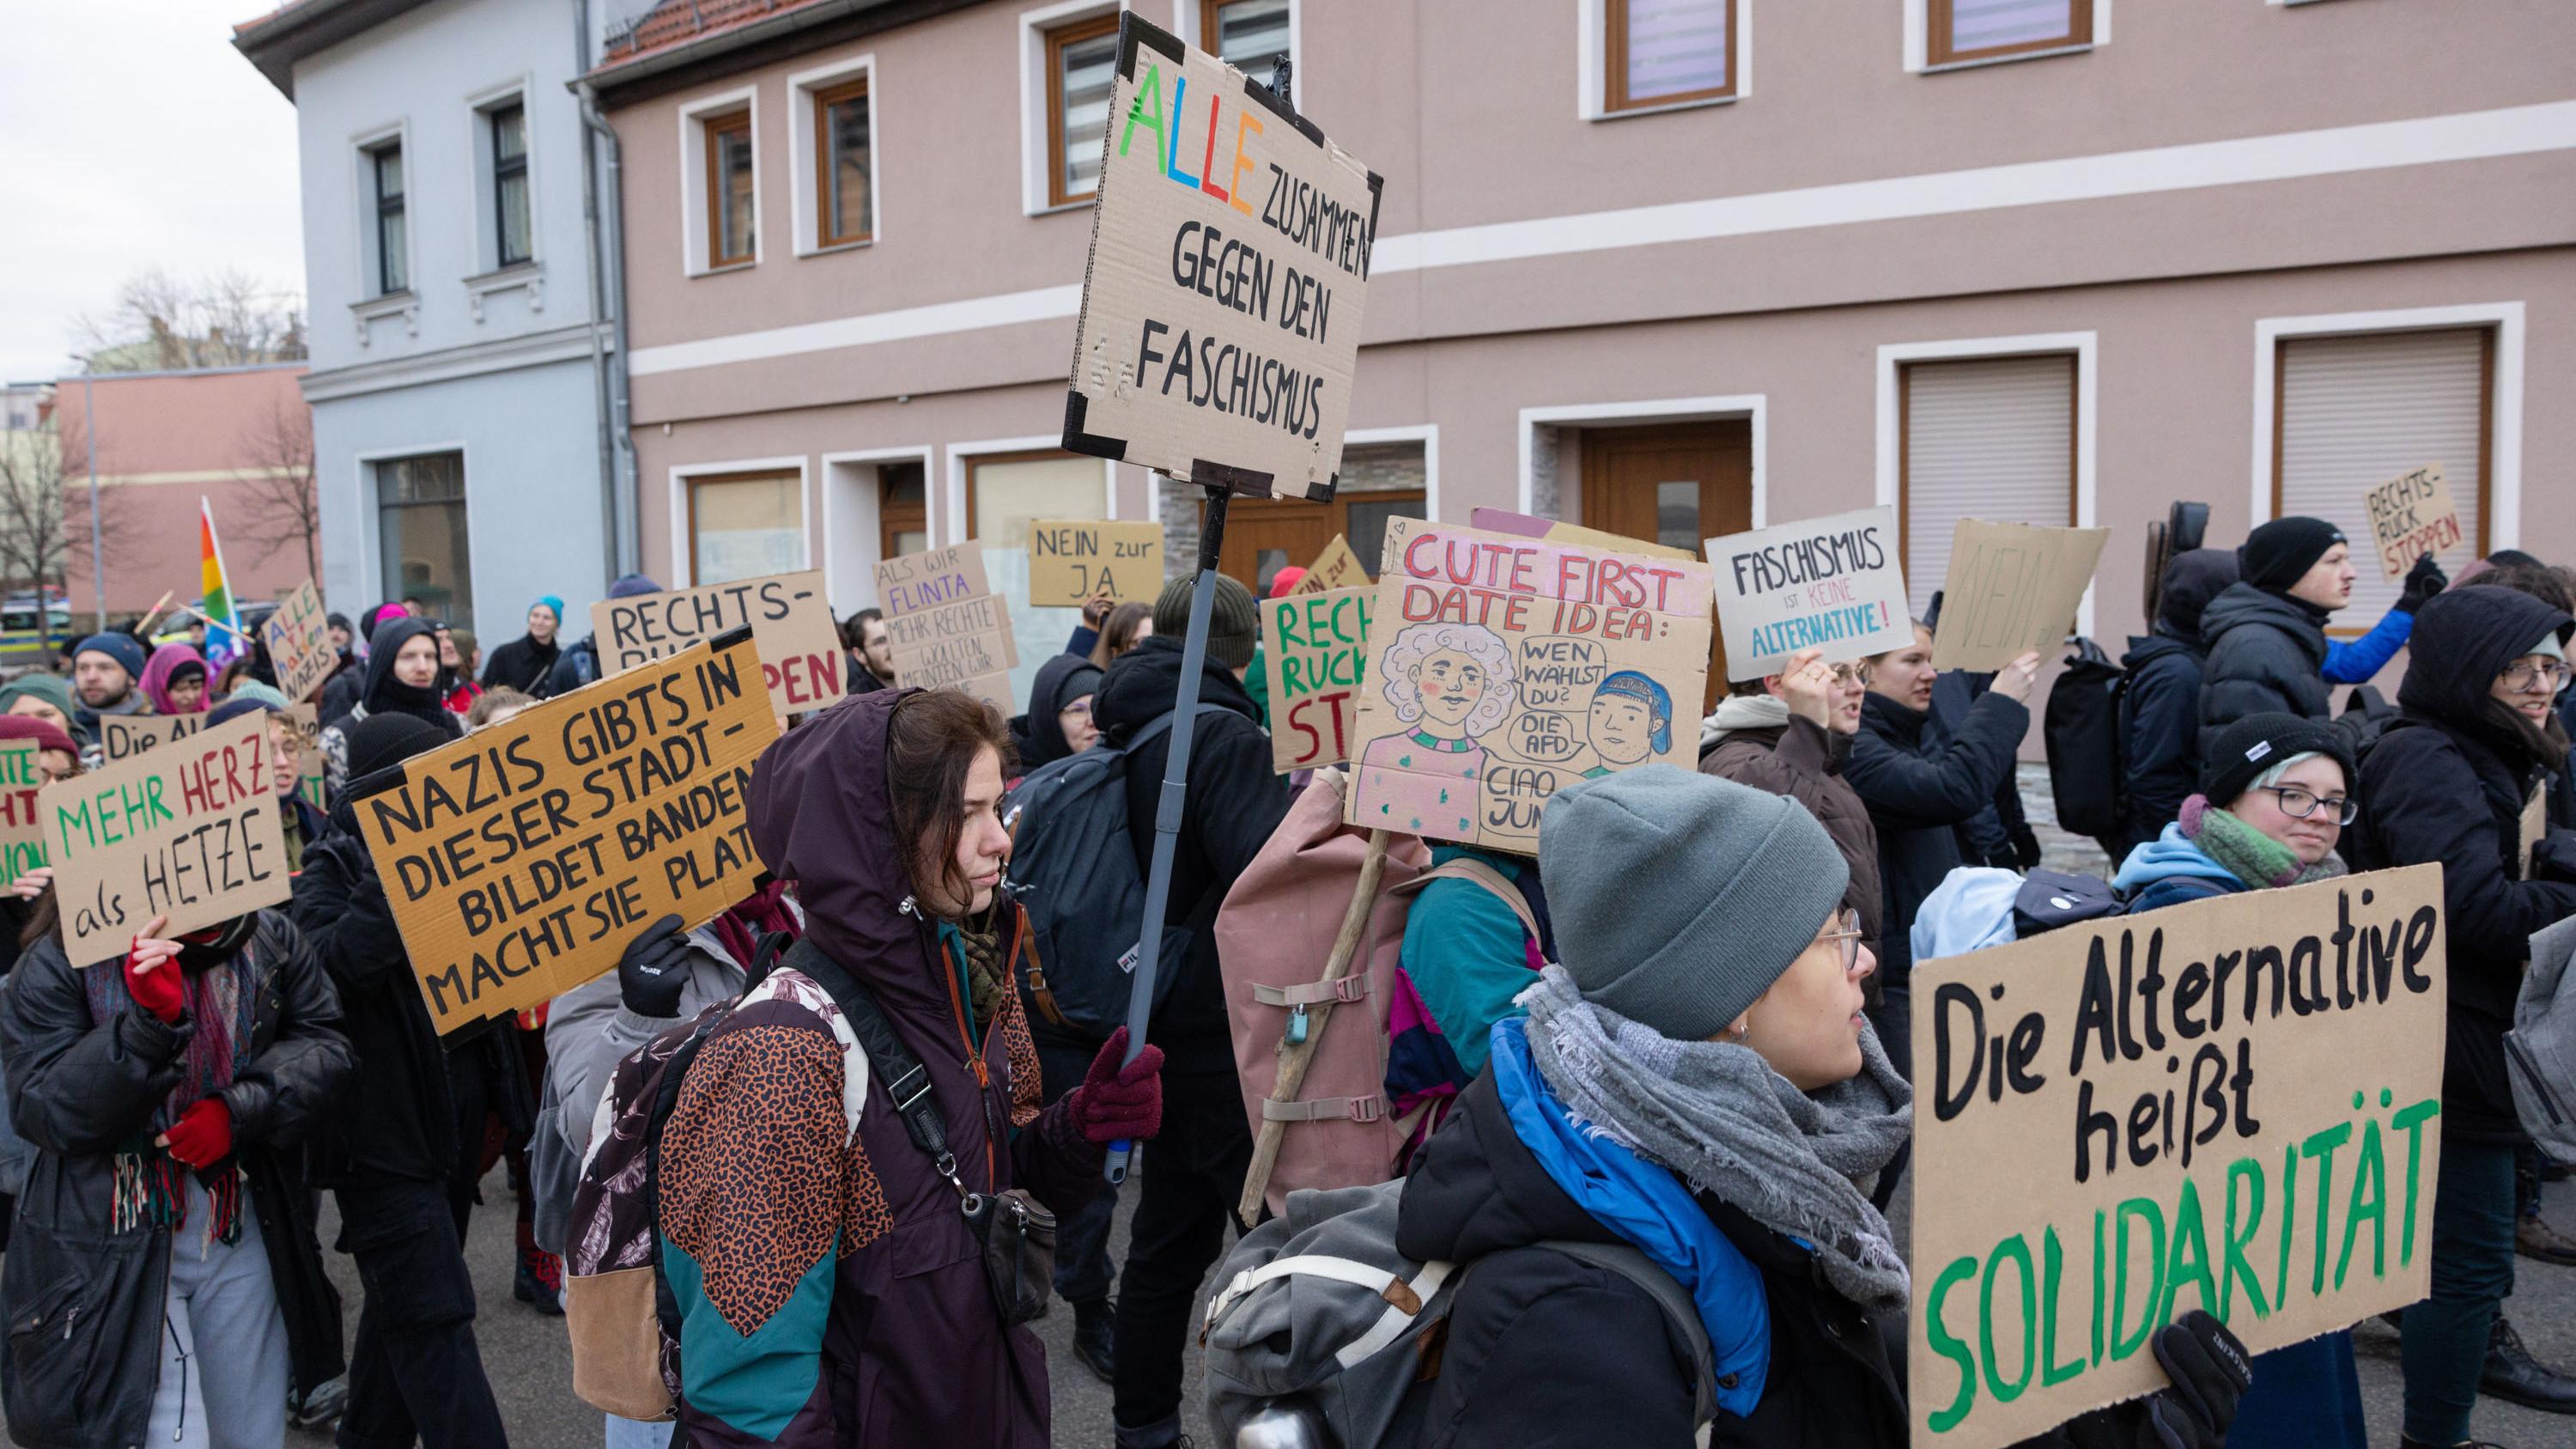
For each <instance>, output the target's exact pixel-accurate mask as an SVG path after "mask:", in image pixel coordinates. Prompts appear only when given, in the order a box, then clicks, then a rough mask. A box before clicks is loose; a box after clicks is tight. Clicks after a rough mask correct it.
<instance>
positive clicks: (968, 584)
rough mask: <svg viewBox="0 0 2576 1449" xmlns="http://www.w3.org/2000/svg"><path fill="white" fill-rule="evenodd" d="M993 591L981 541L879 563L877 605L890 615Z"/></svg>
mask: <svg viewBox="0 0 2576 1449" xmlns="http://www.w3.org/2000/svg"><path fill="white" fill-rule="evenodd" d="M991 592H993V586H992V584H991V583H990V582H988V581H987V580H986V578H985V575H984V545H982V544H980V543H974V542H971V541H970V542H967V543H952V544H950V545H949V546H948V547H946V548H934V549H930V550H928V551H926V552H923V553H908V554H904V555H902V556H900V557H898V558H890V559H887V560H886V561H885V562H884V563H881V564H878V565H877V605H878V607H879V608H882V609H884V610H885V615H886V617H887V618H889V619H891V618H894V617H896V616H897V615H899V614H911V613H917V612H919V611H920V610H923V609H932V608H937V607H938V606H939V605H941V604H953V603H955V602H957V601H958V600H960V599H971V598H973V597H975V596H976V595H978V594H989V593H991Z"/></svg>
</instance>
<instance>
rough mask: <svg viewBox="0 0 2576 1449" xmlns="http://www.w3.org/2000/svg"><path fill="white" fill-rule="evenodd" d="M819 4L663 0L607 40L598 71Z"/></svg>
mask: <svg viewBox="0 0 2576 1449" xmlns="http://www.w3.org/2000/svg"><path fill="white" fill-rule="evenodd" d="M822 3H824V0H662V3H661V4H659V5H656V6H654V7H653V9H652V11H651V12H650V13H648V14H646V15H645V16H644V18H643V19H641V20H638V21H637V22H635V25H634V28H632V29H631V30H629V31H627V33H626V34H624V35H622V36H621V35H611V36H610V37H609V38H608V53H607V55H606V57H605V58H604V59H603V60H602V61H601V68H602V69H603V70H604V69H608V68H610V67H613V66H617V65H622V64H624V63H625V62H627V61H631V60H636V59H639V58H641V57H643V56H647V55H650V54H652V53H653V52H655V51H658V50H663V49H666V48H668V47H670V46H674V45H680V44H683V43H686V42H689V41H694V40H702V39H705V38H706V37H708V36H710V35H717V34H721V33H722V32H724V31H727V30H732V29H735V28H737V27H739V26H743V25H748V24H750V23H751V22H753V21H755V20H765V19H768V18H769V17H770V16H773V15H783V14H786V13H788V12H790V11H796V10H804V9H808V8H810V7H812V6H815V5H820V4H822Z"/></svg>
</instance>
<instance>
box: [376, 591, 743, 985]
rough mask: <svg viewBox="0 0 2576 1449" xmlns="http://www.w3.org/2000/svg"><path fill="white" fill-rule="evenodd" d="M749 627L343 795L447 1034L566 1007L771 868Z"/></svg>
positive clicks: (418, 759)
mask: <svg viewBox="0 0 2576 1449" xmlns="http://www.w3.org/2000/svg"><path fill="white" fill-rule="evenodd" d="M761 682H762V681H761V674H760V654H759V651H758V649H757V648H756V646H755V645H754V644H753V642H752V636H751V634H750V633H749V631H747V630H737V631H733V632H729V633H726V634H724V635H721V636H719V637H717V638H715V639H712V640H707V641H703V642H701V643H698V644H694V645H691V646H690V647H689V648H687V649H684V650H682V651H681V652H679V653H677V654H674V655H671V656H670V657H668V658H665V659H656V660H652V661H650V662H648V663H644V664H639V665H637V666H635V667H634V668H633V669H630V670H628V671H627V672H626V673H624V674H620V675H616V676H613V677H611V678H606V679H601V680H598V681H596V682H594V683H592V684H589V685H586V686H584V687H583V688H580V689H577V690H574V691H573V692H572V693H570V694H565V695H558V696H556V697H555V698H553V699H549V700H546V701H543V702H542V703H539V704H536V705H533V706H530V707H529V708H528V709H526V710H523V711H521V712H520V713H519V714H517V715H514V716H512V717H511V718H510V719H508V720H507V721H504V722H503V723H501V724H497V725H488V726H486V727H484V728H483V729H481V730H478V731H476V732H475V733H473V734H471V735H468V736H466V737H465V738H464V739H461V740H457V741H454V742H452V743H449V744H445V745H441V746H439V747H438V748H437V749H434V750H430V751H428V752H427V753H424V754H419V755H414V756H413V757H411V758H410V759H409V760H406V761H404V762H403V765H402V768H401V769H400V771H398V772H397V771H392V770H387V771H383V772H380V773H379V774H376V775H371V776H369V777H367V779H365V780H364V781H360V782H357V783H355V784H353V785H352V786H351V787H350V793H351V795H352V796H353V797H354V798H355V800H356V808H357V815H358V827H359V830H360V832H361V833H362V834H363V835H364V836H365V837H366V842H367V850H368V853H369V854H370V855H372V856H373V857H374V858H375V863H376V870H377V872H378V874H379V875H381V876H382V877H383V879H384V883H385V895H386V897H387V898H388V899H389V900H391V902H392V903H393V912H394V922H395V924H396V925H398V926H400V927H401V928H402V938H403V948H404V951H405V952H406V954H408V955H409V956H410V957H411V965H412V970H413V971H414V972H415V973H417V974H418V975H419V977H420V993H421V997H422V999H423V1000H424V1001H426V1002H427V1003H428V1005H429V1015H430V1021H431V1023H432V1024H433V1025H435V1026H436V1027H437V1029H438V1031H439V1033H440V1034H441V1035H446V1034H447V1033H450V1032H453V1031H456V1030H457V1029H459V1028H461V1027H466V1026H470V1025H472V1024H473V1023H475V1022H477V1021H481V1020H483V1019H485V1018H487V1017H491V1016H497V1015H500V1014H502V1013H505V1012H512V1011H519V1010H523V1009H525V1008H527V1007H531V1006H534V1005H536V1004H537V1003H538V1002H541V1001H544V1000H546V999H548V998H550V997H553V996H558V995H561V994H562V993H564V992H566V991H569V990H571V989H572V988H573V987H576V986H579V985H581V984H582V983H583V982H585V981H588V980H590V979H591V978H592V977H594V976H597V975H599V974H600V973H601V972H603V971H607V970H609V969H611V968H613V967H614V966H616V964H617V958H618V956H619V955H620V954H621V953H622V952H623V951H624V950H625V949H626V946H627V943H628V942H630V941H632V940H634V939H635V936H636V933H638V932H639V931H641V930H643V929H644V927H646V926H648V925H650V924H651V923H652V922H653V921H654V920H656V919H658V918H659V917H661V916H663V915H664V914H666V913H676V914H678V916H679V917H680V919H681V920H683V921H685V922H687V923H688V924H690V925H692V926H694V925H697V924H699V923H700V922H702V921H705V920H706V919H707V918H708V917H710V916H713V915H714V914H715V913H716V912H717V911H720V910H722V909H724V908H725V907H727V906H729V905H732V904H733V903H734V902H735V901H738V900H740V899H742V897H743V896H744V895H745V894H746V893H747V892H749V891H750V889H751V882H752V878H753V877H754V876H756V875H758V874H759V873H760V868H761V867H760V858H759V856H758V855H756V854H755V853H753V851H752V847H751V827H750V823H749V817H748V816H747V814H746V808H747V807H746V805H745V797H746V795H747V794H748V792H749V790H750V788H751V767H752V761H753V760H755V759H757V758H758V757H759V755H760V752H761V750H762V749H764V748H766V747H767V746H768V744H769V742H770V741H771V740H773V739H775V738H777V734H778V726H777V722H776V720H775V719H774V718H773V717H772V713H771V710H770V707H769V695H768V691H767V690H765V689H763V688H762V687H761Z"/></svg>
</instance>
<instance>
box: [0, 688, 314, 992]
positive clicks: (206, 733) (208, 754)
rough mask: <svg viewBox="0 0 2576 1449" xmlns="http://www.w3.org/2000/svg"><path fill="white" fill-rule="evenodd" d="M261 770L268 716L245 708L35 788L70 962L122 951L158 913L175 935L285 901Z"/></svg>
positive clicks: (280, 848) (281, 861) (269, 785)
mask: <svg viewBox="0 0 2576 1449" xmlns="http://www.w3.org/2000/svg"><path fill="white" fill-rule="evenodd" d="M268 769H269V765H268V716H266V715H264V714H250V715H244V716H242V717H241V718H239V719H234V720H227V721H225V722H224V723H223V724H221V725H219V726H217V727H216V728H214V729H211V730H200V731H198V732H196V733H195V734H194V735H193V736H191V737H190V738H188V739H187V740H185V741H182V742H175V743H173V744H171V745H170V746H169V747H168V748H166V749H157V750H153V751H151V752H149V753H147V754H143V755H138V756H136V757H135V758H133V759H130V760H125V761H121V762H119V763H117V764H113V765H110V766H108V767H107V768H105V769H103V770H97V771H93V772H91V773H90V774H86V775H75V776H73V777H72V778H71V779H68V780H63V781H60V782H58V783H55V784H51V785H47V786H45V787H43V788H42V789H40V790H38V791H37V792H36V818H37V820H38V821H39V822H41V824H42V827H43V830H44V848H45V854H46V856H47V857H48V858H49V859H50V860H51V861H52V863H53V866H54V892H55V898H56V899H57V900H58V901H59V902H60V903H61V907H62V921H63V945H64V946H65V948H66V949H67V950H68V952H69V954H70V958H71V962H72V964H73V965H75V966H86V965H89V964H90V963H92V962H94V961H105V960H108V959H109V958H111V957H115V956H121V955H123V954H124V953H125V950H126V948H127V946H128V945H130V944H131V943H132V941H133V939H134V935H135V933H136V932H137V931H140V930H141V929H143V925H144V923H145V922H147V921H149V920H151V919H152V918H153V917H154V916H167V917H169V918H170V921H169V925H168V927H167V928H166V929H165V930H164V931H163V932H162V934H163V935H164V936H165V937H171V936H178V935H181V934H183V933H185V932H189V931H196V930H203V929H204V928H206V927H208V926H212V925H216V924H218V923H220V922H223V921H229V920H231V919H232V918H233V917H235V916H238V915H240V914H241V913H242V912H244V911H250V910H256V909H258V908H259V907H261V906H273V905H276V904H277V903H278V902H280V901H283V900H285V899H286V898H287V897H288V896H289V895H290V894H291V893H292V887H291V886H290V885H289V883H288V873H287V869H286V837H285V835H284V834H283V833H282V832H281V831H280V829H279V827H278V822H277V796H276V795H275V794H274V793H273V786H274V783H275V782H274V781H272V780H271V779H270V778H269V773H268Z"/></svg>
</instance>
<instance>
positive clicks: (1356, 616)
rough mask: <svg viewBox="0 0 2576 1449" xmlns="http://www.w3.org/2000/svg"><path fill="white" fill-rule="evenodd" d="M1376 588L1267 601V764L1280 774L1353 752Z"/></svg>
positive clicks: (1337, 760) (1334, 760)
mask: <svg viewBox="0 0 2576 1449" xmlns="http://www.w3.org/2000/svg"><path fill="white" fill-rule="evenodd" d="M1376 601H1377V589H1376V587H1375V586H1374V585H1368V586H1363V587H1360V588H1354V589H1333V590H1331V591H1329V592H1326V593H1320V594H1290V595H1289V596H1288V597H1286V598H1284V599H1264V600H1262V603H1261V607H1262V609H1263V610H1264V611H1265V612H1267V613H1268V614H1269V616H1270V617H1269V619H1268V620H1267V621H1266V623H1267V627H1266V628H1265V629H1264V630H1263V633H1264V634H1265V635H1267V637H1268V647H1267V648H1265V649H1264V650H1263V651H1262V657H1263V659H1264V660H1265V661H1266V663H1267V665H1268V667H1269V670H1270V723H1271V729H1270V767H1271V768H1272V769H1274V770H1277V771H1279V772H1280V773H1282V774H1285V773H1286V772H1288V771H1290V770H1311V769H1315V768H1317V767H1318V766H1322V765H1338V764H1340V763H1342V762H1343V761H1344V760H1347V759H1349V758H1350V757H1351V727H1352V726H1353V725H1354V724H1355V723H1357V721H1358V714H1359V692H1360V686H1361V684H1362V683H1364V682H1365V680H1366V677H1367V673H1368V627H1369V611H1370V610H1371V609H1372V608H1374V607H1375V606H1376Z"/></svg>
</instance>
